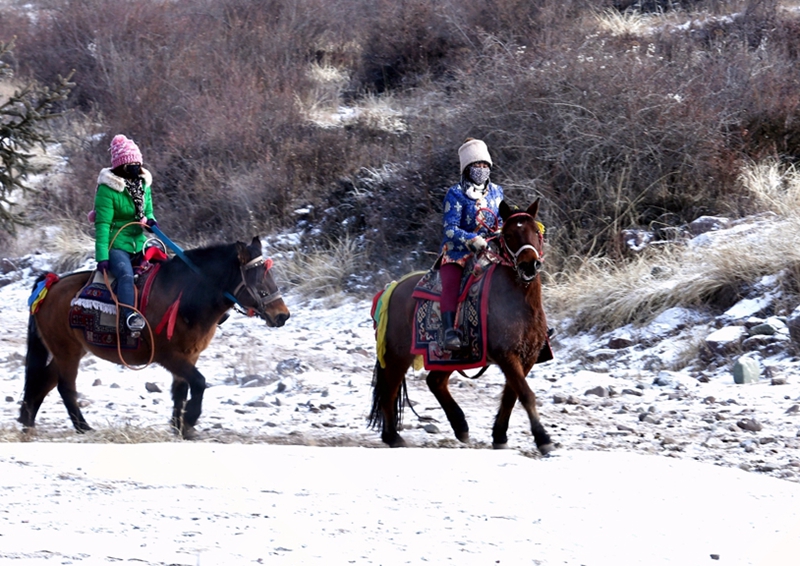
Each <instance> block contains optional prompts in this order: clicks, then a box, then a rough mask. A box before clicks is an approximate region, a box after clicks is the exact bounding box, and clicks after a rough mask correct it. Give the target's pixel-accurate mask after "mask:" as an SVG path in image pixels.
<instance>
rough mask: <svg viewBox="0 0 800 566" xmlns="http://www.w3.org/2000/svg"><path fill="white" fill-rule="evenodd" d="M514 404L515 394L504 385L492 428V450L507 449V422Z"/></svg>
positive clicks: (515, 400)
mask: <svg viewBox="0 0 800 566" xmlns="http://www.w3.org/2000/svg"><path fill="white" fill-rule="evenodd" d="M516 402H517V393H516V392H515V391H514V389H512V388H511V387H509V385H508V383H506V386H505V387H504V388H503V395H502V397H501V398H500V410H498V411H497V416H496V417H495V419H494V426H493V427H492V448H495V449H502V448H508V421H509V420H510V419H511V411H512V410H513V409H514V404H515V403H516Z"/></svg>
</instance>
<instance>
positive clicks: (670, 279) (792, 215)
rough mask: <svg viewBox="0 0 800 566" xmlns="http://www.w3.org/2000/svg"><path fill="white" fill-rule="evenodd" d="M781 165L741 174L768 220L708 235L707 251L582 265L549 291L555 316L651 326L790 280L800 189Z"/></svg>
mask: <svg viewBox="0 0 800 566" xmlns="http://www.w3.org/2000/svg"><path fill="white" fill-rule="evenodd" d="M776 167H777V166H775V165H774V164H771V163H766V164H761V165H754V166H751V167H748V168H747V169H746V170H745V171H743V173H742V182H744V183H745V184H746V186H747V187H748V188H750V189H751V190H752V191H753V192H754V193H755V194H756V195H757V196H758V197H759V201H760V202H762V203H763V204H764V205H765V207H766V210H767V211H768V212H767V214H765V215H762V216H761V217H760V218H759V217H756V219H754V220H752V221H750V222H749V223H742V224H740V225H739V227H738V229H736V230H730V231H728V232H726V233H725V234H724V236H722V237H717V236H716V234H715V233H714V232H711V233H709V234H707V235H706V237H707V238H709V239H711V240H712V243H711V244H709V245H701V244H695V245H691V244H690V245H685V244H675V245H672V246H670V247H667V248H664V249H660V250H654V251H651V252H650V253H645V254H642V255H640V256H638V257H637V258H635V259H634V260H632V261H629V262H627V263H614V262H611V261H609V260H608V259H598V258H594V259H589V260H585V261H584V262H583V263H582V264H581V265H580V266H579V267H578V268H576V269H575V270H574V272H572V273H570V274H569V275H564V276H563V278H562V279H561V281H559V282H556V283H553V284H551V285H548V287H547V290H546V293H545V296H546V300H547V302H548V305H549V309H550V311H551V313H552V314H553V315H555V316H556V317H557V318H561V319H564V320H566V321H568V325H569V326H571V327H572V329H574V330H587V329H592V328H595V329H610V328H617V327H620V326H623V325H625V324H628V323H643V322H646V321H649V320H651V319H652V318H654V317H655V316H657V315H658V314H660V313H661V312H663V311H664V310H665V309H667V308H671V307H697V306H703V305H708V304H709V303H713V301H714V300H715V297H717V296H718V294H719V293H720V292H722V291H724V290H725V289H732V290H734V293H735V292H736V290H739V289H742V288H743V287H745V286H749V285H752V284H754V283H756V282H758V280H759V279H761V278H762V277H764V276H767V275H774V274H784V277H792V274H793V273H795V272H796V270H797V265H798V264H800V249H798V247H797V245H796V242H797V241H798V239H800V199H798V198H797V194H798V188H800V183H798V177H797V173H796V171H795V170H794V169H793V168H788V169H786V170H784V171H783V172H780V171H779V169H777V168H776ZM786 287H787V288H794V287H796V286H795V285H793V284H791V283H789V284H787V285H786Z"/></svg>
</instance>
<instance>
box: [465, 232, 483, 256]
mask: <svg viewBox="0 0 800 566" xmlns="http://www.w3.org/2000/svg"><path fill="white" fill-rule="evenodd" d="M467 247H469V249H471V250H472V251H473V252H475V253H478V252H480V251H483V250H485V249H486V240H484V239H483V236H475V237H474V238H472V239H471V240H467Z"/></svg>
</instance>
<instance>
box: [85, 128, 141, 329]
mask: <svg viewBox="0 0 800 566" xmlns="http://www.w3.org/2000/svg"><path fill="white" fill-rule="evenodd" d="M152 182H153V176H152V175H151V174H150V172H149V171H148V170H147V169H144V168H143V167H142V153H141V151H139V147H138V146H137V145H136V144H135V143H134V142H133V140H131V139H128V138H127V137H125V136H123V135H117V136H114V139H112V140H111V167H110V168H105V169H103V170H101V171H100V174H99V175H98V177H97V193H96V194H95V198H94V229H95V259H96V260H97V269H98V270H99V271H103V272H105V271H106V270H110V271H111V274H112V275H113V276H114V277H115V278H116V280H117V298H118V299H119V302H120V304H121V305H126V306H127V307H128V308H125V307H123V309H122V312H121V313H120V314H121V315H122V318H123V320H125V323H126V324H127V326H128V329H129V330H131V331H132V332H140V331H141V330H142V329H143V328H144V326H145V321H144V318H142V316H141V315H140V314H138V313H136V312H134V311H133V310H132V309H131V308H130V307H131V306H133V303H134V301H135V294H134V290H133V266H132V264H131V259H132V257H133V256H134V254H137V253H139V252H141V251H142V247H143V246H144V243H145V241H146V240H147V237H146V236H145V233H144V227H146V226H154V225H156V220H155V218H154V217H153V200H152V197H151V194H150V185H151V184H152ZM131 222H135V223H137V224H138V225H132V226H128V227H127V228H125V229H123V230H122V231H121V232H120V228H122V227H123V226H125V225H126V224H129V223H131ZM118 232H119V233H118ZM112 241H113V243H112Z"/></svg>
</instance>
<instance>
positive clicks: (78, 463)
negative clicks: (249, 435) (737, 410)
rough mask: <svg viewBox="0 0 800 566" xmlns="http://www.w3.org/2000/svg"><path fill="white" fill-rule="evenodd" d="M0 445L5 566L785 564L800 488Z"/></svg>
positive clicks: (277, 452)
mask: <svg viewBox="0 0 800 566" xmlns="http://www.w3.org/2000/svg"><path fill="white" fill-rule="evenodd" d="M43 448H44V447H43V446H42V445H41V444H35V443H34V444H5V445H0V467H2V477H3V485H4V486H14V489H4V490H3V495H2V501H3V509H4V510H5V511H4V513H3V515H5V517H4V519H3V522H2V526H0V530H1V532H2V535H3V536H2V537H0V541H3V543H2V544H3V548H4V550H2V551H0V560H8V561H10V562H11V563H13V564H54V563H55V564H58V563H61V564H82V563H88V564H93V563H98V564H99V563H112V562H120V561H124V562H135V563H145V564H202V565H209V564H254V563H268V564H384V565H392V564H423V563H433V564H444V563H459V564H594V565H605V564H608V565H612V564H613V565H618V564H648V565H658V564H681V565H691V564H708V563H713V562H711V560H712V558H711V556H712V555H717V556H718V557H719V560H720V563H721V564H731V565H735V564H763V565H764V566H767V565H769V566H778V565H781V564H787V565H788V564H790V560H793V561H792V562H791V564H796V554H795V555H794V556H792V554H793V553H795V551H796V550H797V546H796V545H797V540H798V539H797V537H798V534H800V531H798V527H800V514H799V512H798V507H797V505H796V503H797V498H798V496H800V485H797V484H793V483H789V482H783V481H781V480H776V479H773V478H766V477H757V476H753V475H752V474H747V473H746V472H743V471H740V470H732V469H724V468H717V467H713V466H707V465H702V464H697V463H694V462H689V461H679V460H672V459H666V458H661V457H658V456H639V455H634V454H624V453H602V452H582V451H568V452H566V453H564V454H561V455H559V456H557V457H553V458H548V459H544V460H534V459H530V458H526V457H524V456H521V455H520V454H518V453H515V452H511V451H489V450H429V449H420V448H412V449H406V450H390V449H382V450H374V449H367V448H358V447H337V448H313V447H306V446H270V445H255V446H249V445H241V444H240V445H213V444H203V443H199V444H190V443H185V444H181V445H173V444H154V445H142V444H139V445H98V444H88V445H86V444H84V445H73V444H53V445H47V446H46V449H43Z"/></svg>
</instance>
